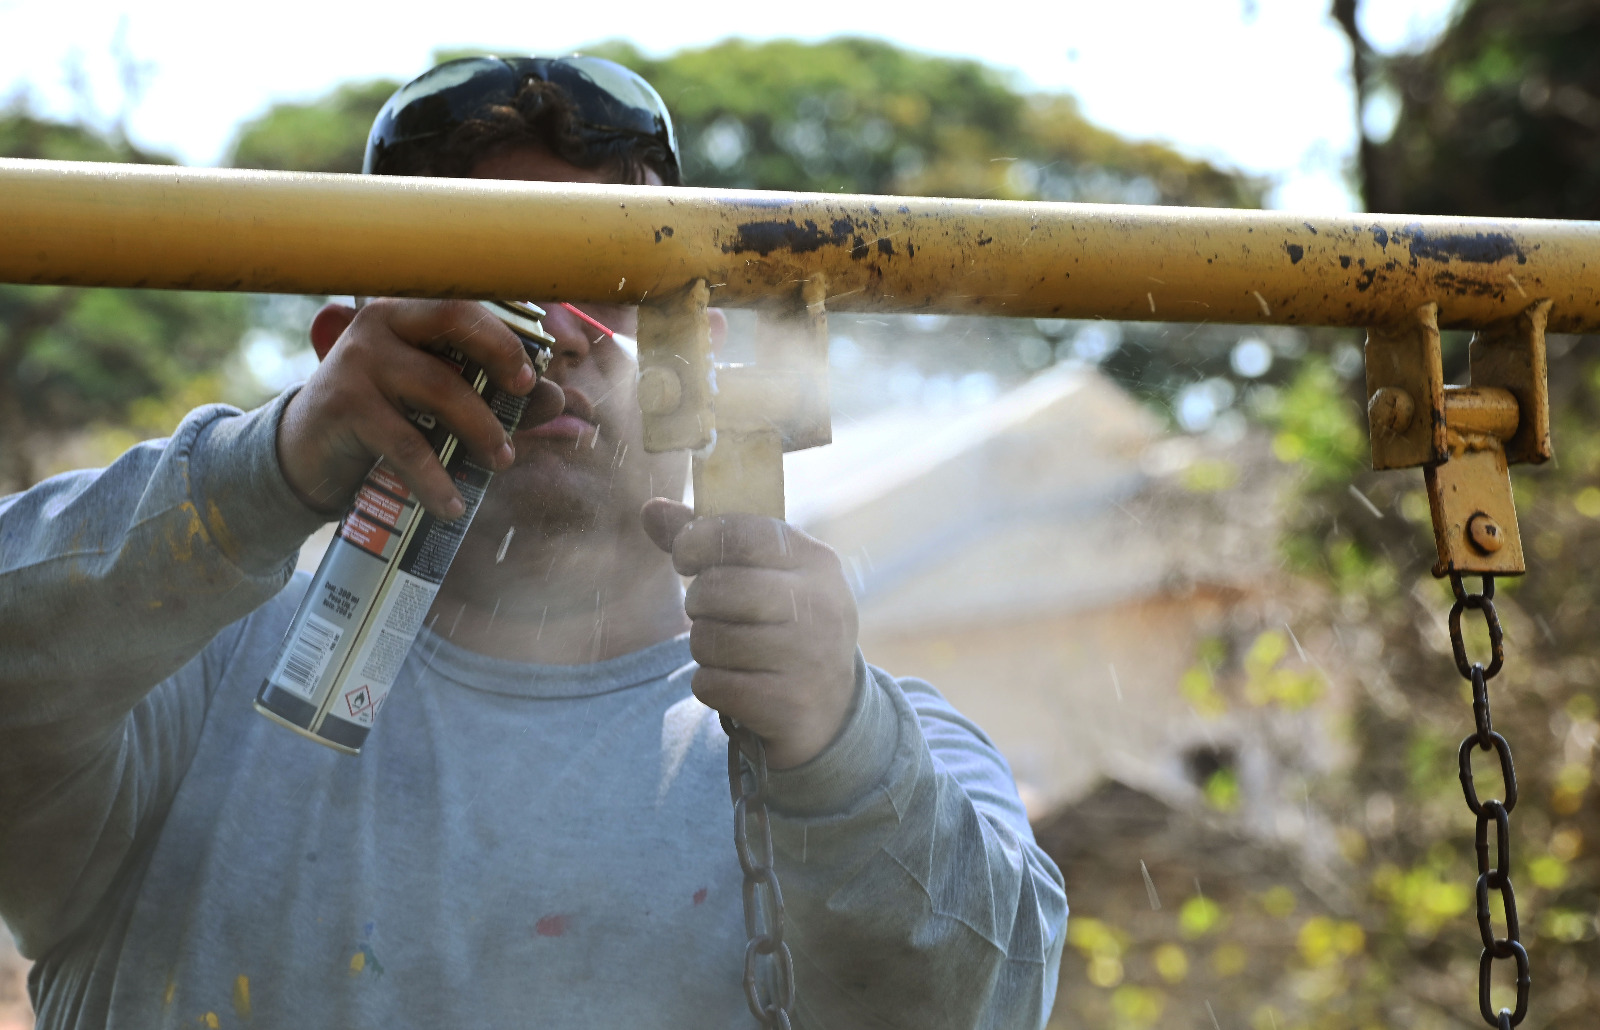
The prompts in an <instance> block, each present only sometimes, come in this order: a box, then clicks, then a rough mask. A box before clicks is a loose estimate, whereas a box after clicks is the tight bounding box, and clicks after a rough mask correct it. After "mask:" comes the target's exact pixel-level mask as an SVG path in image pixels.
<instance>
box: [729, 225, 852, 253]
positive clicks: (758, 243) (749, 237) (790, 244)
mask: <svg viewBox="0 0 1600 1030" xmlns="http://www.w3.org/2000/svg"><path fill="white" fill-rule="evenodd" d="M737 232H738V235H737V236H736V237H735V238H734V239H733V241H732V242H731V243H724V244H723V245H722V252H723V253H724V254H748V253H752V252H753V253H756V254H759V255H760V256H761V257H766V256H767V255H769V254H771V253H772V252H773V251H775V250H787V251H789V252H791V253H794V254H810V253H812V252H813V251H818V250H821V249H822V248H823V247H828V246H833V247H843V246H846V245H849V244H851V243H852V241H853V240H859V236H858V235H857V228H856V223H855V221H854V219H850V218H835V219H834V220H833V224H832V225H830V226H829V227H828V228H827V229H823V228H821V227H820V226H818V225H817V223H816V222H813V221H812V220H811V219H809V218H808V219H806V221H805V223H804V224H803V225H802V224H800V223H797V222H795V220H794V219H792V218H791V219H788V220H787V221H782V222H780V221H778V220H777V219H772V220H770V221H761V222H743V223H741V224H740V225H739V226H738V227H737ZM852 249H854V248H853V247H852Z"/></svg>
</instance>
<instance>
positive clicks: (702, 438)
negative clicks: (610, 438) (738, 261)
mask: <svg viewBox="0 0 1600 1030" xmlns="http://www.w3.org/2000/svg"><path fill="white" fill-rule="evenodd" d="M710 296H711V291H710V290H709V289H708V288H707V286H706V281H705V280H704V279H696V280H695V281H694V282H693V283H691V284H689V287H688V288H687V289H685V290H682V291H680V292H678V293H676V294H673V295H671V296H668V297H663V298H661V299H658V300H652V301H650V302H649V303H647V304H641V305H640V306H639V410H640V411H641V412H642V414H643V415H644V449H645V450H647V451H651V452H653V453H654V452H660V451H677V450H683V449H685V448H688V449H694V448H698V447H704V446H706V445H707V444H709V443H710V442H711V441H712V439H713V436H714V434H715V428H716V418H715V417H714V415H713V414H712V407H711V398H712V391H713V389H714V386H713V380H712V370H711V320H710V318H709V317H708V316H707V314H706V304H707V302H708V300H709V298H710Z"/></svg>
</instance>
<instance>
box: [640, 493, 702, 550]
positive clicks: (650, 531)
mask: <svg viewBox="0 0 1600 1030" xmlns="http://www.w3.org/2000/svg"><path fill="white" fill-rule="evenodd" d="M639 521H640V522H641V523H643V525H644V532H645V535H646V536H648V537H649V538H650V541H651V542H652V543H654V544H655V545H656V546H657V547H659V548H661V549H662V550H663V551H666V552H667V553H668V554H671V553H672V541H674V540H676V539H677V538H678V534H679V533H680V532H682V531H683V527H684V526H687V525H688V524H689V523H690V522H692V521H694V509H693V508H691V507H689V506H688V505H687V504H684V503H683V502H682V501H674V500H670V499H668V498H666V497H652V498H650V499H649V500H648V501H646V502H644V507H643V508H641V509H639Z"/></svg>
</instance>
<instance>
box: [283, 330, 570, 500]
mask: <svg viewBox="0 0 1600 1030" xmlns="http://www.w3.org/2000/svg"><path fill="white" fill-rule="evenodd" d="M311 336H312V342H313V343H314V344H315V345H316V349H317V352H318V354H319V355H321V356H322V364H321V365H319V366H318V368H317V370H316V372H315V373H314V374H313V375H312V376H311V378H310V380H309V381H307V383H306V385H305V386H304V387H302V388H301V389H300V391H299V392H298V393H297V394H295V396H294V397H293V399H292V400H290V402H289V405H288V407H287V408H285V409H284V413H283V419H282V421H281V422H280V423H279V424H278V463H279V465H280V466H281V467H282V469H283V476H284V479H285V480H287V481H288V483H289V487H290V488H291V489H292V490H293V491H294V492H295V494H296V495H297V496H298V497H299V498H300V499H301V500H302V501H304V502H305V503H306V504H308V505H310V506H311V507H312V508H314V509H316V510H318V511H322V512H326V513H327V514H328V515H330V517H331V516H337V515H339V514H342V513H343V511H344V509H345V507H346V506H347V505H348V504H349V502H350V499H351V498H352V497H353V496H354V495H355V491H356V488H357V487H359V486H360V485H361V481H362V479H363V478H364V477H365V476H366V474H367V472H368V471H369V470H370V469H371V468H372V465H373V462H375V461H376V460H377V459H378V458H380V457H382V458H383V459H384V460H385V461H386V462H387V463H388V464H389V466H390V467H391V468H393V469H394V471H395V472H396V473H398V474H399V476H400V477H401V479H403V480H405V482H406V485H407V486H409V487H410V488H411V490H412V492H413V493H414V494H415V495H416V497H417V499H418V500H419V501H421V503H422V505H423V506H424V507H425V508H427V509H428V510H429V511H431V512H433V513H434V514H436V515H439V516H441V517H443V518H455V517H456V516H458V515H460V514H461V513H462V511H463V510H464V506H463V504H462V500H461V495H460V494H459V493H457V492H456V488H455V485H454V484H453V483H452V482H451V480H450V477H449V475H448V474H447V473H446V472H445V471H444V466H443V465H441V464H440V463H439V459H438V458H437V457H436V456H435V455H434V453H433V449H432V448H431V447H430V446H429V445H428V441H427V439H426V438H425V437H424V436H423V435H422V432H421V431H420V430H419V429H417V427H416V426H414V425H412V423H411V422H410V421H409V420H408V419H407V418H406V415H407V413H409V412H412V411H426V412H429V413H431V414H432V415H434V416H435V417H437V418H438V419H439V421H440V422H442V423H444V424H445V425H446V426H447V427H449V429H450V430H451V431H452V432H453V433H454V434H455V435H456V436H457V437H458V438H459V439H460V440H461V442H462V444H463V445H464V446H465V447H466V448H467V450H468V452H469V453H471V454H472V456H473V458H474V460H476V461H478V462H479V463H480V464H482V465H484V467H486V468H490V469H494V470H497V471H498V470H500V469H504V468H507V467H509V466H510V465H511V463H512V461H513V460H514V459H515V457H516V454H515V451H514V449H513V447H512V444H511V439H510V437H509V436H507V435H506V432H505V430H504V429H503V428H502V427H501V425H500V421H499V419H497V418H496V417H495V415H494V413H493V412H492V411H490V410H489V406H488V405H487V404H486V403H484V401H483V398H481V397H479V396H478V395H477V394H475V393H473V391H472V389H471V387H469V386H468V385H467V383H466V381H465V380H463V379H462V378H461V376H460V375H459V374H457V373H456V371H455V369H453V368H451V367H450V366H449V365H447V364H445V363H444V362H443V361H440V360H439V359H438V358H436V357H434V356H433V355H431V354H429V353H428V350H429V348H433V347H442V346H446V345H448V346H451V347H454V348H456V349H457V350H460V351H461V352H463V353H464V354H466V355H467V356H468V357H470V358H472V359H473V360H475V361H477V362H478V363H479V364H481V365H482V366H483V367H484V369H485V370H486V371H487V372H488V373H489V378H490V381H491V382H492V383H493V384H494V385H496V386H498V387H500V388H501V389H503V390H509V391H511V392H512V393H515V394H527V393H529V391H530V390H531V391H532V396H531V397H530V400H529V404H528V410H527V411H526V412H525V413H524V415H523V418H522V421H523V424H524V425H530V426H531V425H537V424H539V423H541V422H546V421H549V420H550V419H552V418H554V417H555V416H556V415H558V414H559V413H560V412H561V408H562V405H563V403H564V401H563V398H562V394H561V388H560V387H559V386H557V385H556V384H554V383H552V382H549V381H548V380H541V381H539V382H538V384H537V385H535V373H534V370H533V366H532V365H531V364H530V363H529V361H528V357H527V354H526V352H525V351H524V350H523V347H522V342H521V341H520V340H519V339H518V338H517V336H516V334H515V333H513V332H512V331H511V330H510V329H508V328H506V326H505V324H504V323H503V322H501V321H500V320H499V319H497V318H495V317H494V316H493V315H491V314H489V313H488V312H487V311H485V310H484V309H483V308H482V306H480V305H479V304H477V303H476V302H474V301H465V300H454V301H439V300H396V299H379V300H373V301H369V302H368V303H367V304H365V305H364V306H363V307H362V308H361V310H359V311H357V310H356V309H354V308H351V307H349V306H348V305H343V304H329V305H327V306H326V307H324V308H323V309H322V310H321V311H319V312H318V313H317V317H316V319H315V320H314V321H313V323H312V326H311ZM335 344H337V345H335Z"/></svg>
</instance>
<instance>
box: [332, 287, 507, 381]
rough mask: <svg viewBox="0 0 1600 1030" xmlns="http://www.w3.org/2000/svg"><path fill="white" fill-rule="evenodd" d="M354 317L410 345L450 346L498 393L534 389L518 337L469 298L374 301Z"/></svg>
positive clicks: (428, 346)
mask: <svg viewBox="0 0 1600 1030" xmlns="http://www.w3.org/2000/svg"><path fill="white" fill-rule="evenodd" d="M357 317H358V318H361V317H367V318H380V319H382V320H383V322H384V323H385V324H386V325H387V326H388V328H389V330H390V331H391V332H392V333H394V335H396V336H398V337H399V338H400V339H402V340H404V341H406V342H407V343H409V344H411V345H412V346H414V347H420V348H423V349H428V348H437V347H440V346H445V345H448V346H451V347H454V348H456V349H457V350H459V351H461V352H462V353H463V354H465V355H467V357H469V358H472V359H473V360H474V361H476V362H477V363H478V364H480V365H482V366H483V369H484V371H485V372H488V373H489V379H490V380H491V381H493V382H494V384H495V385H496V386H499V387H500V388H501V389H503V390H510V391H511V392H512V393H519V394H520V393H526V392H528V390H529V388H531V387H532V386H533V380H534V370H533V363H532V362H531V361H530V360H529V358H528V354H527V352H526V351H525V350H524V349H523V346H522V341H521V340H520V339H519V338H518V337H517V334H516V333H514V332H512V331H511V330H510V329H508V328H507V327H506V324H505V323H504V322H502V321H500V320H499V319H498V318H496V317H494V316H493V315H492V314H490V313H489V312H488V310H487V309H485V308H484V307H483V305H481V304H479V303H477V302H476V301H470V300H397V299H388V298H385V299H381V300H374V301H372V302H371V303H369V304H368V305H367V306H366V307H364V308H362V310H361V312H360V313H359V314H358V315H357Z"/></svg>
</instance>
